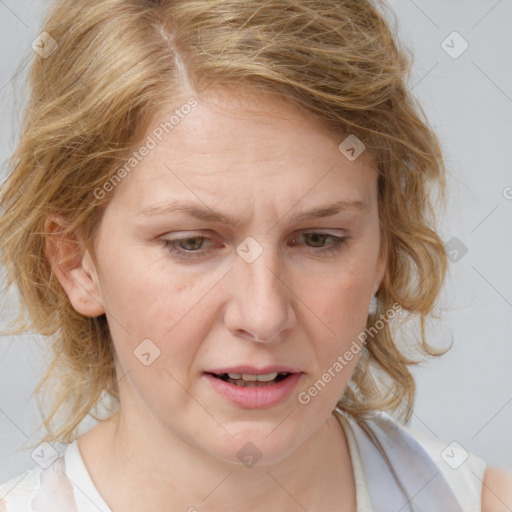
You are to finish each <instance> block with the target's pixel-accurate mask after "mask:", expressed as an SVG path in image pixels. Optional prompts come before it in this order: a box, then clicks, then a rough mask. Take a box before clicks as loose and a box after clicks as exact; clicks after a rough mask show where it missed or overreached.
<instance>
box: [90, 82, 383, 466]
mask: <svg viewBox="0 0 512 512" xmlns="http://www.w3.org/2000/svg"><path fill="white" fill-rule="evenodd" d="M244 98H245V100H244V99H243V98H242V97H240V96H239V97H235V96H234V95H233V94H232V93H230V92H227V90H217V91H216V93H215V95H214V93H213V92H209V93H208V94H204V95H203V96H202V97H201V98H198V100H199V103H198V105H197V106H196V107H195V108H193V109H192V110H191V112H190V113H189V114H188V115H186V116H183V118H180V121H179V123H178V124H176V125H175V126H174V127H173V129H172V131H170V132H169V133H168V134H165V133H164V136H163V137H162V140H161V141H160V142H159V141H158V139H157V138H156V137H155V136H154V134H153V135H152V138H153V139H154V140H155V141H157V142H158V143H157V144H156V147H154V148H152V149H150V150H149V152H148V154H147V155H146V156H145V157H143V158H142V159H141V161H140V163H138V164H137V165H136V166H135V167H134V168H133V169H132V170H131V171H130V172H129V174H128V175H127V176H126V177H125V178H124V179H123V180H122V181H121V182H120V183H119V184H117V185H116V186H115V190H114V194H113V198H112V201H111V202H110V203H109V205H108V207H107V208H106V210H105V212H104V216H103V218H102V221H101V224H100V228H99V231H98V234H97V238H96V240H95V252H96V257H97V267H91V268H92V275H93V276H94V282H95V284H96V287H97V288H96V289H97V293H96V297H97V300H98V301H99V302H100V303H101V307H102V309H104V310H105V312H106V316H107V319H108V323H109V326H110V329H111V333H112V336H113V341H114V345H115V349H116V352H117V356H118V365H119V368H118V370H119V374H120V375H121V376H122V375H123V374H124V375H125V377H123V378H121V382H120V392H121V410H122V413H123V414H124V416H125V417H126V418H127V419H130V418H133V419H135V418H136V419H137V422H139V423H140V422H143V424H144V425H146V426H148V427H149V428H157V429H159V432H160V433H162V432H165V435H167V434H169V435H171V436H173V438H176V439H180V440H182V441H185V442H186V443H188V444H190V445H193V446H195V447H196V448H199V449H200V450H202V451H206V452H208V453H210V454H212V455H214V456H215V457H217V458H220V459H223V460H225V461H232V462H236V463H240V462H243V461H244V460H246V459H244V460H242V459H243V457H245V456H247V455H249V456H253V459H254V460H256V459H257V458H260V457H261V460H260V461H261V462H262V463H263V462H272V461H277V460H279V459H281V458H283V457H284V456H286V455H287V454H289V453H291V452H292V451H293V450H294V449H296V448H297V447H298V446H300V444H301V443H302V442H303V441H305V439H307V438H308V437H309V436H310V435H311V434H313V432H315V430H317V429H318V428H319V427H320V426H322V425H323V424H325V422H326V421H327V419H328V418H329V417H330V415H331V412H332V410H333V408H334V407H335V406H336V402H337V401H338V400H339V399H340V397H341V395H342V394H343V391H344V389H345V387H346V385H347V383H348V381H349V380H350V377H351V375H352V373H353V370H354V367H355V365H356V363H357V359H358V352H359V351H358V350H356V349H355V347H356V344H357V346H360V345H361V342H360V341H359V340H358V338H357V336H358V334H359V333H360V332H361V331H363V330H364V329H365V326H366V320H367V315H368V306H369V302H370V299H371V296H372V294H373V293H374V292H375V291H376V290H377V288H378V286H379V284H380V281H381V279H382V276H383V273H384V268H385V260H384V257H381V256H379V249H380V237H379V223H378V213H377V174H376V172H375V171H374V170H373V169H372V168H371V167H370V166H369V164H368V163H367V162H366V161H365V159H364V153H363V154H362V155H361V156H359V157H358V158H356V159H355V160H354V159H353V158H351V159H348V158H347V157H346V156H345V155H349V156H351V152H350V151H348V152H345V153H342V152H341V151H340V150H339V149H338V146H339V144H340V143H341V142H342V140H343V139H340V138H338V137H335V136H332V135H331V134H329V133H328V132H326V131H325V130H324V129H322V128H321V127H320V126H319V125H317V124H316V123H315V122H313V121H311V120H308V118H306V117H305V116H303V115H302V114H301V113H300V112H299V111H298V110H295V109H294V108H293V107H291V106H289V105H288V104H286V103H282V102H279V101H277V100H276V99H268V98H265V97H261V96H260V97H255V96H251V95H247V94H246V95H245V96H244ZM247 105H249V106H250V107H251V108H252V109H253V110H255V111H256V110H258V111H259V113H258V114H256V113H254V112H252V113H251V112H248V111H247V110H246V109H245V108H244V106H247ZM173 110H174V108H173V109H170V110H169V111H168V112H162V116H161V117H160V118H157V119H154V122H153V123H152V125H151V127H150V131H148V132H147V133H146V136H145V137H144V139H143V143H147V136H148V135H151V130H153V129H154V128H157V127H158V125H159V124H160V123H161V122H165V121H167V120H168V119H169V116H170V115H171V114H172V111H173ZM187 110H188V109H187ZM149 145H150V146H152V145H153V144H151V143H150V144H149ZM138 149H139V148H138V147H136V148H134V150H138ZM356 149H357V148H356ZM141 153H145V151H142V152H140V154H141ZM340 202H342V204H341V206H340V204H338V203H340ZM335 204H338V206H337V207H336V208H334V209H335V210H336V213H334V212H333V209H332V205H335ZM308 212H313V213H314V214H313V215H308ZM315 212H316V213H315ZM337 240H338V241H337ZM91 265H92V263H91ZM355 343H356V344H355ZM347 351H351V352H352V354H353V355H354V357H353V358H352V359H351V360H348V358H347V357H344V354H345V353H346V352H347ZM340 358H342V360H343V361H344V363H343V364H342V363H340ZM336 362H338V364H336ZM340 366H341V368H340ZM240 367H242V368H240ZM275 372H288V373H290V374H291V375H289V376H288V377H286V378H285V379H284V380H282V381H281V382H280V383H275V381H270V384H269V383H262V384H260V385H254V382H252V380H254V379H255V378H256V377H255V375H257V374H267V375H264V376H263V377H262V379H261V380H265V379H272V378H273V377H275ZM326 372H327V373H329V375H330V379H328V377H325V374H326ZM224 373H230V374H235V375H232V377H233V382H226V381H225V380H223V378H224V379H225V376H224V377H222V376H219V375H220V374H224ZM212 374H215V375H217V376H214V375H212ZM236 374H238V375H236ZM240 375H242V376H245V378H243V377H242V379H238V377H240ZM279 378H281V377H279ZM246 379H247V381H249V382H248V383H247V386H243V385H239V384H236V383H235V381H236V380H238V382H240V381H241V380H242V381H243V382H241V384H244V383H245V382H246ZM318 380H321V381H322V383H321V384H320V385H319V384H318V383H317V385H316V388H315V389H316V393H315V389H314V390H313V391H308V390H310V388H312V387H314V385H315V382H317V381H318Z"/></svg>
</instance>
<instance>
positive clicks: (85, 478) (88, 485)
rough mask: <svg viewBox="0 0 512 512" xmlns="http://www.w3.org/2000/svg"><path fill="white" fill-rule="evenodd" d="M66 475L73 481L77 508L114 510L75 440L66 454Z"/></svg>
mask: <svg viewBox="0 0 512 512" xmlns="http://www.w3.org/2000/svg"><path fill="white" fill-rule="evenodd" d="M64 460H65V463H66V475H67V477H68V478H69V479H70V480H71V482H72V483H73V488H74V491H75V500H76V504H77V509H78V510H79V511H80V512H82V510H83V511H84V512H89V511H91V512H98V511H100V512H112V511H111V509H110V508H109V507H108V505H107V504H106V503H105V500H104V499H103V498H102V497H101V495H100V493H99V491H98V489H97V488H96V486H95V485H94V483H93V481H92V479H91V475H90V474H89V471H88V470H87V467H86V466H85V463H84V460H83V458H82V454H81V453H80V449H79V448H78V442H77V441H76V440H75V441H73V442H72V443H70V444H69V445H68V447H67V448H66V452H65V454H64Z"/></svg>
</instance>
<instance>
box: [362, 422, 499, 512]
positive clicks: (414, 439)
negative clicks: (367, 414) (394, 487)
mask: <svg viewBox="0 0 512 512" xmlns="http://www.w3.org/2000/svg"><path fill="white" fill-rule="evenodd" d="M370 423H371V424H373V425H375V426H377V427H378V430H380V431H381V432H383V435H382V436H381V437H382V441H384V442H387V443H388V447H387V452H388V456H390V457H393V453H392V452H394V451H397V452H399V453H400V454H401V457H394V460H393V463H394V465H395V466H396V469H397V470H401V472H402V476H403V477H404V479H408V477H409V475H408V473H409V472H410V473H411V474H413V473H417V472H418V471H419V470H418V467H419V465H421V466H422V467H423V468H424V470H423V472H424V475H423V476H422V477H421V481H423V480H424V481H429V478H430V477H432V482H431V483H429V489H431V491H432V493H437V494H439V495H441V494H443V495H445V496H446V499H448V496H449V495H451V498H450V500H452V502H453V510H462V511H475V510H480V505H481V502H482V497H483V487H484V485H483V481H484V475H485V474H486V470H487V463H486V462H485V461H484V460H483V459H481V458H480V457H478V456H477V455H475V454H473V453H470V452H469V451H467V450H466V449H465V448H464V447H463V446H462V445H461V444H460V443H459V442H457V441H451V442H444V440H441V439H434V438H433V437H431V436H428V435H426V434H424V433H422V432H420V431H419V430H416V429H415V428H411V427H409V426H407V425H403V424H401V423H399V422H398V421H397V420H395V419H394V418H393V417H392V416H390V415H388V414H387V413H384V412H379V413H378V414H376V415H375V417H374V418H373V419H372V420H370ZM434 488H436V490H435V491H434ZM453 499H455V500H456V502H457V503H458V508H457V507H456V506H455V502H454V501H453ZM450 510H451V509H450ZM484 512H487V511H484ZM489 512H494V511H493V510H492V509H491V510H489ZM500 512H501V511H500Z"/></svg>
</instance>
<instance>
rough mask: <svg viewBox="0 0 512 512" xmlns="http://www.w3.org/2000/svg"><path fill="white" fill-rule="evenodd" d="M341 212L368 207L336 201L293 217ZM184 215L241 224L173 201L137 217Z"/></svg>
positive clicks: (359, 203) (228, 223)
mask: <svg viewBox="0 0 512 512" xmlns="http://www.w3.org/2000/svg"><path fill="white" fill-rule="evenodd" d="M343 211H355V212H367V211H368V205H367V204H366V203H365V202H363V201H355V200H354V201H337V202H335V203H331V204H325V205H322V206H317V207H316V208H313V209H311V210H306V211H301V212H299V214H298V215H297V216H296V217H295V221H296V222H303V221H305V220H308V219H317V218H320V217H330V216H331V215H335V214H337V213H340V212H343ZM176 212H179V213H184V214H186V215H189V216H191V217H195V218H197V219H201V220H204V221H210V222H221V223H223V224H226V225H230V226H237V225H239V224H241V219H240V218H239V217H235V216H233V215H230V214H228V213H223V212H216V211H214V210H212V209H211V208H209V207H207V206H204V207H203V206H200V205H198V204H197V203H183V202H179V201H173V202H170V203H166V204H163V205H151V206H148V207H147V208H144V209H143V210H141V211H140V212H139V213H138V214H137V215H139V216H144V217H149V216H153V215H162V214H169V213H176Z"/></svg>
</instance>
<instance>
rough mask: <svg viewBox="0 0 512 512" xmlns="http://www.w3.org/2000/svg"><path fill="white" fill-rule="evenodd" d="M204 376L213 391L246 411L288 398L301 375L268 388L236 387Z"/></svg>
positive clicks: (271, 404)
mask: <svg viewBox="0 0 512 512" xmlns="http://www.w3.org/2000/svg"><path fill="white" fill-rule="evenodd" d="M204 376H205V377H206V378H207V379H208V380H209V381H210V382H211V384H212V386H213V389H215V391H217V392H218V393H219V394H220V395H222V396H223V397H224V398H226V399H228V400H229V401H230V402H232V403H234V404H236V405H238V406H239V407H245V408H246V409H262V408H264V407H272V406H273V405H276V404H278V403H280V402H282V401H284V400H285V399H286V398H288V397H289V396H290V394H291V392H292V391H293V389H294V388H295V387H296V385H297V382H298V381H299V379H300V378H301V376H302V373H292V374H291V375H290V376H289V377H288V378H286V379H284V380H282V381H280V382H278V383H276V384H271V385H270V386H248V387H243V386H237V385H236V384H231V383H230V382H224V381H223V380H221V379H218V378H217V377H214V376H213V375H210V374H209V373H205V374H204Z"/></svg>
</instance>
